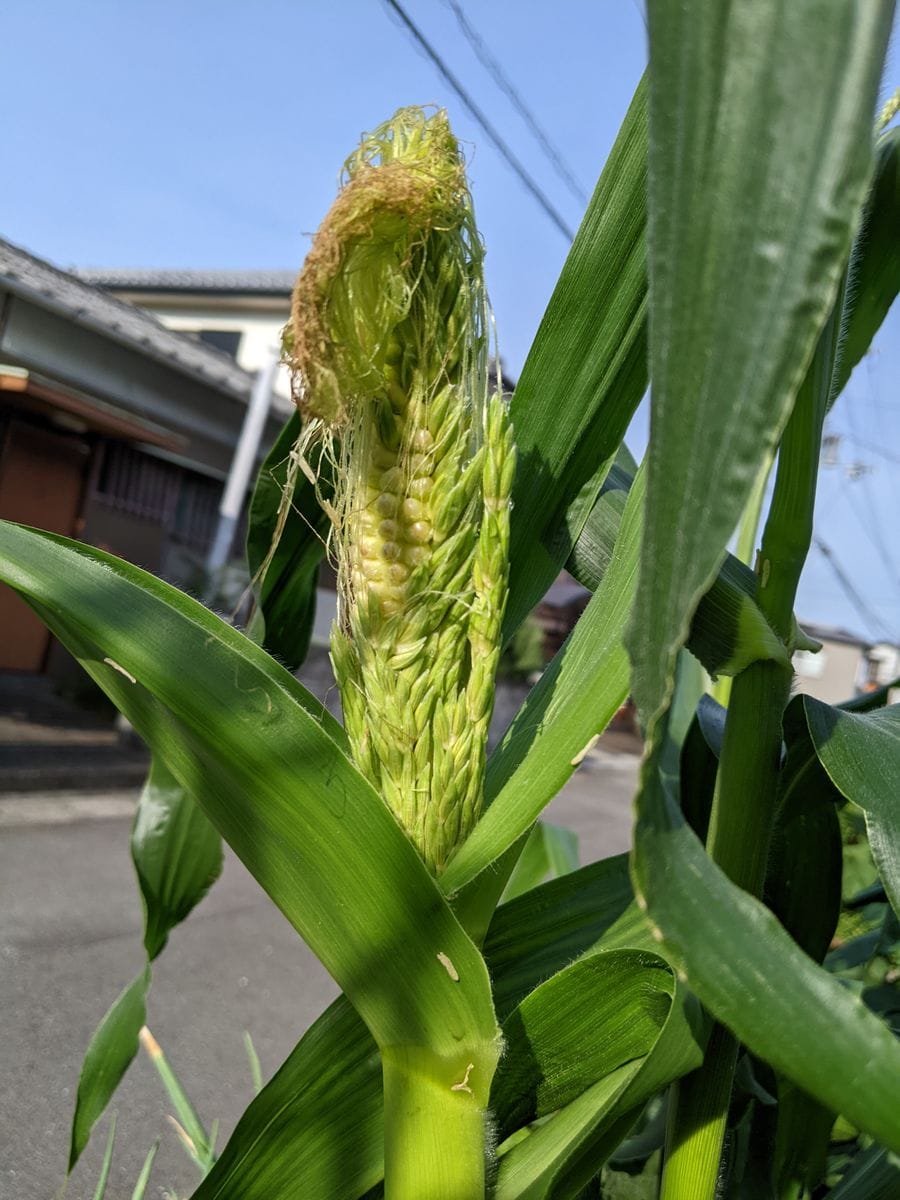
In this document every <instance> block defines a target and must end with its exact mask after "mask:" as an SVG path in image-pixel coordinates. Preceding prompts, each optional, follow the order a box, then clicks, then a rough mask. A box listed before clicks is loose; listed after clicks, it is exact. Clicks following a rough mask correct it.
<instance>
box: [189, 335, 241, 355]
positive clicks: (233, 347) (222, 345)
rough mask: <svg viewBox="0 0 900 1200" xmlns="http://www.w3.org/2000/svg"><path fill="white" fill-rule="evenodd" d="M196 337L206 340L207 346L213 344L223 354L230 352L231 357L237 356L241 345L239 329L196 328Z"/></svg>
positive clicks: (202, 340)
mask: <svg viewBox="0 0 900 1200" xmlns="http://www.w3.org/2000/svg"><path fill="white" fill-rule="evenodd" d="M197 337H198V338H199V339H200V341H201V342H206V344H207V346H215V348H216V349H217V350H221V351H222V352H223V353H224V354H230V355H231V357H232V358H237V353H238V350H239V349H240V345H241V331H240V330H239V329H198V330H197Z"/></svg>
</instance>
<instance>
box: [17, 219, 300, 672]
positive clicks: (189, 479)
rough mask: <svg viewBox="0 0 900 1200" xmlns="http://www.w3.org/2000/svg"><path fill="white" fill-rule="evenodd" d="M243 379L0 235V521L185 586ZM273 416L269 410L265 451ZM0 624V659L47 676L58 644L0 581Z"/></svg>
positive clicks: (217, 490) (211, 353) (197, 344)
mask: <svg viewBox="0 0 900 1200" xmlns="http://www.w3.org/2000/svg"><path fill="white" fill-rule="evenodd" d="M282 303H283V300H282ZM280 319H281V318H280V316H278V317H271V318H270V323H271V324H272V325H273V327H274V326H275V325H277V324H278V322H279V321H280ZM217 327H218V326H217ZM221 328H222V329H223V330H224V329H225V328H227V325H226V323H224V318H223V322H222V323H221ZM263 340H265V339H263ZM246 349H252V343H251V342H250V341H248V343H247V347H245V350H246ZM245 361H247V360H246V359H245ZM252 385H253V375H252V374H251V373H250V371H249V370H247V369H245V368H244V367H243V366H241V365H240V364H239V362H238V361H236V360H235V357H234V356H233V355H230V354H228V353H226V352H224V351H223V350H222V349H221V348H219V347H216V346H214V345H213V344H212V340H211V339H210V338H205V339H204V338H201V337H199V336H198V337H188V336H185V335H184V334H183V333H179V332H175V331H173V330H172V329H170V328H167V327H166V325H165V324H163V323H161V321H159V320H157V319H156V318H155V317H154V316H152V315H151V314H149V313H147V312H145V311H142V310H141V309H140V308H136V307H134V306H133V305H131V304H128V303H125V302H123V301H122V300H120V299H118V298H116V297H114V296H112V295H110V294H108V293H107V292H105V291H103V290H100V289H98V288H97V287H94V286H91V285H90V284H89V283H87V282H86V281H85V280H83V279H79V278H76V277H75V276H73V275H72V274H71V273H68V272H66V271H61V270H59V269H57V268H56V267H54V266H52V265H51V264H50V263H47V262H45V261H43V260H42V259H39V258H36V257H35V256H34V255H32V254H29V253H28V252H27V251H25V250H22V249H21V248H19V247H17V246H13V245H11V244H10V243H8V242H5V241H2V240H0V517H4V518H7V519H10V520H15V521H21V522H24V523H26V524H30V525H36V526H39V527H40V528H43V529H49V530H52V531H54V532H57V533H63V534H67V535H70V536H74V537H78V538H81V539H83V540H84V541H87V542H90V543H92V544H94V545H97V546H101V547H103V548H105V549H109V550H112V551H113V552H115V553H116V554H119V555H121V556H122V557H123V558H126V559H129V560H130V561H132V562H134V563H137V564H138V565H139V566H142V567H145V568H147V569H148V570H151V571H154V572H156V573H159V574H161V575H163V576H166V577H168V578H170V579H173V580H175V581H176V582H185V581H186V580H187V578H188V575H189V572H190V571H191V570H192V569H194V570H196V565H197V563H198V562H202V559H203V555H204V553H205V551H206V549H207V547H208V546H209V543H210V540H211V537H212V535H213V532H214V528H215V523H216V517H217V510H218V503H219V498H220V495H221V490H222V482H223V480H224V478H225V475H226V472H227V470H228V467H229V464H230V461H231V457H232V454H233V451H234V446H235V442H236V440H237V437H238V433H239V431H240V428H241V424H242V422H243V418H244V413H245V411H246V406H247V401H248V399H249V396H250V391H251V388H252ZM284 408H285V411H286V409H287V404H286V403H285V405H284ZM283 421H284V411H282V412H275V413H273V415H272V416H271V417H270V420H269V423H268V426H267V429H266V436H265V439H264V443H265V445H264V449H265V448H267V447H268V446H269V445H271V443H272V441H273V440H274V439H275V437H276V436H277V433H278V430H279V428H280V426H281V424H282V423H283ZM0 630H2V637H0V669H13V670H25V671H42V670H47V669H49V670H50V671H51V673H53V661H54V659H55V658H56V659H58V657H59V651H58V647H57V648H56V649H54V648H53V644H52V642H51V639H50V638H49V635H48V634H47V632H46V630H45V628H44V626H43V625H42V624H41V622H40V621H38V619H37V618H36V617H35V616H34V615H33V614H32V613H31V611H30V610H29V609H28V608H27V607H26V606H25V605H24V604H23V603H22V601H20V600H19V599H18V598H17V597H16V596H15V595H14V594H13V593H12V592H11V591H10V590H9V589H8V588H5V587H3V586H0Z"/></svg>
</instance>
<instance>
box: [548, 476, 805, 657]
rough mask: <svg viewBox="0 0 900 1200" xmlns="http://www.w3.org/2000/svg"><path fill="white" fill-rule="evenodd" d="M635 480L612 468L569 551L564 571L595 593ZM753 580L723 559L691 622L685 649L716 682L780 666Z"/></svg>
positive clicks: (774, 639)
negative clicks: (757, 665) (755, 665)
mask: <svg viewBox="0 0 900 1200" xmlns="http://www.w3.org/2000/svg"><path fill="white" fill-rule="evenodd" d="M633 478H634V476H633V475H632V474H630V473H628V472H626V471H625V470H624V468H622V467H620V466H613V467H612V469H611V470H610V472H609V474H608V476H607V477H606V481H605V482H604V484H603V487H602V488H601V491H600V495H599V497H598V498H597V500H596V502H595V503H594V506H593V508H592V509H591V511H590V514H589V515H588V517H587V520H586V521H585V522H584V525H583V526H582V528H581V532H580V534H579V535H578V538H577V540H576V542H575V544H574V546H573V548H572V551H571V554H570V556H569V559H568V562H567V563H566V567H567V569H568V570H569V571H570V572H571V573H572V575H573V576H574V577H575V578H576V579H577V580H578V582H579V583H580V584H582V585H583V586H584V587H586V588H589V589H590V590H591V591H596V589H597V588H598V587H599V586H600V581H601V580H602V578H603V575H604V573H605V572H606V569H607V567H608V566H609V564H610V562H611V561H612V555H613V548H614V545H615V540H616V537H617V536H618V532H619V526H620V524H621V520H622V514H623V512H624V509H625V503H626V499H627V496H628V491H629V489H630V487H631V484H632V482H633ZM755 597H756V576H755V575H754V573H753V571H751V570H750V568H749V567H747V566H745V564H744V563H742V562H741V561H740V560H739V559H737V558H735V557H734V555H733V554H727V555H726V556H725V561H724V562H723V563H722V566H721V567H720V569H719V571H718V574H717V575H716V577H715V579H714V580H713V582H712V584H711V586H710V588H709V590H708V591H707V592H705V593H704V595H703V596H702V597H701V598H700V601H699V603H698V605H697V609H696V611H695V613H694V616H693V618H692V620H691V628H690V632H689V633H688V637H687V643H686V644H687V648H688V649H689V650H690V651H691V653H692V654H693V655H694V656H695V657H696V658H697V659H699V661H700V662H701V663H702V664H703V666H704V667H705V668H706V670H707V671H708V672H709V673H710V674H711V675H712V676H713V677H714V678H715V677H716V676H718V675H726V676H729V675H736V674H737V673H738V672H739V671H741V670H743V669H744V667H746V666H747V665H748V664H749V663H751V662H755V661H757V660H760V659H775V660H779V661H780V660H784V659H785V658H786V655H785V651H784V647H783V646H782V645H781V643H780V642H779V640H778V638H777V637H776V636H775V634H774V633H773V631H772V629H771V627H770V625H769V623H768V621H767V620H766V618H765V617H764V616H763V614H762V612H761V611H760V609H759V606H758V605H757V603H756V598H755Z"/></svg>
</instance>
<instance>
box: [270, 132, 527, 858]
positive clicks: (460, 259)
mask: <svg viewBox="0 0 900 1200" xmlns="http://www.w3.org/2000/svg"><path fill="white" fill-rule="evenodd" d="M488 324H489V314H488V307H487V301H486V298H485V291H484V284H483V278H482V249H481V245H480V242H479V240H478V235H477V233H476V230H475V225H474V219H473V214H472V204H471V198H470V196H469V192H468V189H467V186H466V181H465V175H464V170H463V164H462V161H461V158H460V153H459V149H458V146H457V143H456V140H455V139H454V137H453V135H452V133H451V132H450V127H449V124H448V122H447V117H446V114H445V113H444V112H443V111H441V112H437V113H436V114H434V115H432V116H430V117H429V116H426V114H425V113H424V112H423V111H422V110H421V109H416V108H408V109H401V110H400V112H398V113H397V114H396V115H395V116H394V117H393V119H392V120H391V121H389V122H387V123H386V124H385V125H383V126H381V127H380V128H379V129H377V130H376V131H375V132H374V133H372V134H370V135H368V136H367V137H366V138H365V139H364V140H363V142H362V145H361V146H360V148H359V150H358V151H357V152H356V154H355V155H353V157H352V158H351V159H350V160H349V161H348V163H347V167H346V177H345V183H344V186H343V188H342V190H341V192H340V194H339V195H338V198H337V200H336V201H335V203H334V205H333V207H332V209H331V211H330V212H329V214H328V216H327V217H326V218H325V221H324V223H323V225H322V226H321V228H320V229H319V231H318V233H317V234H316V238H315V240H314V243H313V247H312V250H311V252H310V254H309V256H308V258H307V260H306V263H305V265H304V268H303V271H302V273H301V275H300V278H299V280H298V283H297V287H296V290H295V292H294V302H293V311H292V319H291V325H290V328H289V339H288V345H289V356H290V360H291V363H292V365H293V367H294V369H295V380H296V381H298V386H297V389H296V390H297V400H298V403H299V404H300V407H301V411H302V412H303V415H304V416H305V417H306V419H307V424H306V431H305V433H304V437H303V444H302V446H301V447H300V451H301V453H302V454H303V455H304V456H306V457H307V458H308V456H309V454H310V451H311V448H312V447H313V446H316V445H318V446H319V447H320V448H321V449H320V454H322V455H324V456H325V457H326V458H330V459H331V460H333V461H334V463H335V465H336V467H337V470H336V471H335V472H334V475H335V480H336V486H335V492H334V496H333V499H332V501H331V510H330V511H331V512H332V519H333V522H334V536H333V539H332V541H333V548H334V552H335V557H336V560H337V567H338V591H339V609H338V620H337V622H336V624H335V626H334V629H333V630H332V638H331V654H332V662H333V664H334V670H335V677H336V679H337V682H338V687H339V689H340V693H341V701H342V704H343V709H344V722H345V725H346V729H347V733H348V735H349V739H350V745H351V747H352V750H353V754H354V756H355V758H356V761H357V763H358V765H359V767H360V769H361V770H362V771H363V772H364V774H366V775H367V777H368V778H369V779H370V781H371V782H372V783H373V784H374V786H375V787H376V788H377V789H378V790H379V791H380V793H381V795H382V796H383V798H384V800H385V801H386V803H387V804H388V805H389V806H390V807H391V809H392V810H393V811H394V813H395V815H396V816H397V818H398V820H399V821H400V822H401V824H402V825H403V827H404V828H405V829H406V831H407V833H408V835H409V836H410V838H411V839H412V840H413V842H414V843H415V845H416V847H417V848H418V850H419V853H420V854H421V856H422V858H423V859H424V860H425V862H426V863H427V864H428V866H429V867H430V868H431V870H432V871H434V872H435V873H438V872H440V871H441V870H442V869H443V868H444V866H445V865H446V863H447V861H448V859H449V857H450V855H451V854H452V853H453V850H454V849H455V848H456V847H457V846H458V845H459V844H460V843H461V842H462V841H463V840H464V839H465V837H466V836H467V835H468V833H469V832H470V830H471V828H472V826H473V825H474V823H475V821H476V820H477V817H478V813H479V809H480V806H481V798H482V784H483V776H484V758H485V744H486V738H487V727H488V722H489V721H490V716H491V711H492V708H493V697H494V674H495V671H496V666H497V659H498V656H499V651H500V625H501V621H502V617H503V609H504V606H505V603H506V579H507V553H508V544H509V494H510V489H511V485H512V477H513V472H514V469H515V451H514V447H513V442H512V432H511V428H510V425H509V421H508V418H507V414H506V408H505V405H504V403H503V400H502V398H501V397H500V396H499V395H496V396H493V397H489V396H488V382H487V352H488ZM320 461H321V460H320Z"/></svg>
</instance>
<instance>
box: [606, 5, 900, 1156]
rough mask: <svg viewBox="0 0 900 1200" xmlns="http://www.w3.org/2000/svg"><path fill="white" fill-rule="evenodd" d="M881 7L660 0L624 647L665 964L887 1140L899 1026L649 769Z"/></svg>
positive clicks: (820, 257) (762, 421)
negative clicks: (696, 827)
mask: <svg viewBox="0 0 900 1200" xmlns="http://www.w3.org/2000/svg"><path fill="white" fill-rule="evenodd" d="M891 13H892V6H891V5H890V4H872V5H866V6H860V5H858V4H855V3H850V2H843V3H828V4H825V3H823V2H822V0H803V2H800V3H796V4H792V5H789V6H788V5H783V4H780V3H776V2H775V0H757V2H755V3H736V4H732V5H728V6H725V5H717V4H705V3H700V2H699V0H697V2H696V3H690V4H688V5H687V6H685V5H680V6H673V5H667V4H665V3H664V2H662V0H657V2H654V3H651V5H650V8H649V16H650V34H651V81H652V86H651V97H650V112H651V116H650V125H651V138H650V173H649V178H650V184H649V211H650V234H651V236H650V273H651V295H652V297H653V301H652V320H651V329H652V345H651V372H652V375H653V419H652V434H651V448H650V451H649V470H648V483H647V492H648V518H647V525H646V528H645V535H644V545H643V551H642V570H641V582H640V586H639V588H638V601H637V604H636V614H635V621H634V624H633V626H632V631H631V635H630V650H631V653H632V660H633V663H634V694H635V698H636V700H637V701H638V705H639V707H640V708H641V710H642V711H643V713H644V714H645V718H646V720H647V721H648V728H649V751H648V756H647V758H646V759H645V763H644V768H643V771H642V787H641V793H640V796H639V801H638V824H637V829H636V855H635V866H634V874H635V882H636V890H637V891H638V892H639V893H640V895H641V899H642V902H643V903H646V905H647V906H648V909H649V913H650V915H651V917H652V920H653V922H654V925H655V927H656V928H657V931H658V936H659V937H660V938H661V939H662V940H663V942H664V945H665V947H666V949H667V953H668V955H669V956H670V957H671V958H672V960H673V961H674V962H675V964H676V965H677V966H678V967H679V968H680V969H681V970H682V971H684V972H685V973H686V975H687V977H688V980H689V982H690V985H691V987H692V988H693V989H694V990H695V991H696V993H697V995H698V996H699V997H700V999H701V1000H702V1001H703V1002H704V1004H706V1005H707V1006H708V1007H709V1008H710V1010H711V1011H712V1012H713V1013H714V1014H715V1016H716V1017H717V1018H718V1019H719V1020H720V1021H721V1022H722V1023H723V1024H724V1025H726V1026H727V1027H728V1028H729V1029H731V1030H732V1031H733V1032H734V1033H735V1034H736V1035H737V1037H738V1038H739V1039H740V1040H741V1041H743V1042H745V1043H746V1044H747V1045H748V1046H749V1047H750V1048H751V1049H752V1050H753V1051H754V1052H755V1053H756V1054H758V1055H759V1056H760V1057H762V1058H764V1059H766V1060H767V1061H769V1062H770V1063H771V1064H772V1065H773V1066H775V1067H776V1068H777V1069H778V1070H780V1071H782V1072H783V1073H784V1074H785V1075H787V1076H788V1077H789V1078H791V1079H792V1080H794V1082H796V1083H797V1084H798V1085H799V1086H801V1087H802V1088H804V1089H805V1090H806V1091H808V1092H810V1093H811V1094H813V1095H815V1096H817V1097H818V1098H819V1099H820V1100H821V1101H822V1102H823V1103H825V1104H827V1105H830V1106H831V1107H833V1108H834V1109H835V1110H841V1111H843V1112H844V1113H845V1114H848V1115H849V1114H850V1113H851V1110H852V1113H853V1116H852V1117H851V1119H852V1120H854V1121H855V1122H856V1123H857V1124H858V1125H860V1127H862V1128H867V1129H868V1130H869V1131H870V1132H872V1133H873V1134H874V1135H875V1136H876V1137H879V1138H880V1139H881V1140H884V1141H885V1142H886V1143H887V1144H891V1145H898V1144H900V1117H898V1106H897V1103H896V1078H897V1075H898V1071H900V1051H898V1047H897V1044H896V1042H895V1041H894V1039H893V1037H892V1036H891V1035H890V1033H889V1032H888V1031H887V1029H886V1028H885V1027H884V1026H883V1025H882V1024H881V1023H880V1022H879V1021H878V1020H877V1018H875V1017H873V1016H872V1015H871V1014H870V1013H868V1012H865V1011H864V1010H863V1009H862V1006H861V1005H860V1004H858V1002H856V1001H854V1000H853V999H851V998H850V997H849V996H848V995H847V993H846V991H845V990H844V989H843V988H841V986H840V985H839V984H837V983H835V981H834V980H832V979H831V978H830V977H829V976H828V975H827V974H826V973H825V972H824V971H822V970H820V969H819V968H817V967H815V966H814V965H813V964H812V963H811V961H810V960H809V959H808V958H807V957H806V956H805V955H804V954H803V953H802V951H800V950H799V948H798V947H797V946H796V944H795V943H794V942H793V940H792V939H791V938H790V937H789V936H788V935H787V934H786V933H785V932H784V930H783V929H782V927H781V926H780V925H779V924H778V922H777V921H776V919H775V918H774V917H773V916H772V914H771V913H770V912H769V911H768V910H767V909H766V908H765V907H764V906H763V905H761V904H760V903H759V902H757V901H755V900H753V899H752V898H751V897H750V896H748V895H747V894H746V893H743V892H741V891H739V890H738V889H737V888H735V887H734V886H733V885H732V884H730V883H729V882H728V880H727V879H726V878H725V876H724V875H723V874H722V873H721V872H720V871H719V870H718V869H717V868H715V867H714V866H713V865H712V863H711V862H710V860H709V859H708V857H707V855H706V854H705V852H704V850H703V847H702V846H701V844H700V843H699V841H698V840H697V838H696V836H695V835H694V834H693V832H692V831H691V830H690V829H689V827H688V826H687V824H686V822H685V819H684V817H683V815H682V813H681V811H680V809H679V807H678V802H677V797H676V796H675V795H673V794H671V793H670V791H669V790H668V786H667V783H666V781H664V780H663V779H662V777H661V775H660V771H659V761H660V755H661V753H662V751H663V748H664V744H665V739H666V736H667V732H666V707H667V704H668V697H669V692H670V689H671V686H672V679H673V672H674V665H675V657H676V654H677V651H678V648H679V646H680V645H681V644H682V643H683V641H684V638H685V636H686V633H687V628H688V624H689V621H690V617H691V615H692V613H693V610H694V608H695V606H696V604H697V601H698V599H699V597H700V595H701V594H702V593H703V591H704V590H705V589H706V588H707V587H708V585H709V583H710V581H711V579H712V577H713V575H714V573H715V571H716V570H717V568H718V565H719V563H720V562H721V560H722V558H723V555H724V552H725V545H726V542H727V540H728V537H729V536H730V534H731V531H732V529H733V528H734V526H735V524H736V522H737V518H738V515H739V513H740V511H741V508H742V506H743V504H744V503H745V501H746V498H747V495H748V494H749V491H750V489H751V487H752V484H753V480H754V478H755V475H756V472H757V470H758V466H759V463H760V461H761V459H762V458H763V456H764V455H765V454H766V453H768V451H769V448H770V447H771V446H772V445H773V444H774V442H775V440H776V439H777V437H778V435H779V432H780V429H781V428H782V426H783V423H784V421H785V419H786V416H787V414H788V412H789V410H790V406H791V404H792V402H793V399H794V396H795V394H796V391H797V388H798V386H799V383H800V381H801V378H802V376H803V373H804V372H805V370H806V367H807V364H808V363H809V361H810V358H811V355H812V352H813V348H814V345H815V342H816V339H817V337H818V334H819V330H820V327H821V325H822V324H823V322H824V319H825V317H826V314H827V312H828V308H829V306H830V305H831V304H832V302H833V299H834V296H835V292H836V288H837V284H838V279H839V276H840V274H841V272H842V270H843V268H844V264H845V261H846V256H847V252H848V249H849V244H850V238H851V234H852V230H853V225H854V221H855V219H856V216H857V214H858V211H859V207H860V202H861V200H862V197H863V194H864V190H865V187H866V183H867V177H868V170H869V163H870V153H871V135H870V129H871V119H872V111H873V108H874V99H875V94H876V91H877V86H878V78H879V73H880V67H881V62H882V59H883V55H884V49H885V45H886V41H887V36H888V33H889V29H890V21H891ZM785 96H790V97H791V100H790V102H786V101H785V99H784V97H785ZM710 495H714V496H715V498H716V504H715V505H712V504H710V503H709V501H708V498H709V496H710ZM723 941H724V942H725V943H727V944H728V945H729V947H730V952H729V954H728V956H727V958H723V956H722V955H721V953H719V952H718V949H717V948H718V947H719V946H720V945H721V944H722V943H723ZM775 977H777V979H778V986H777V987H776V986H775V985H774V984H773V982H772V981H773V978H775ZM788 981H789V982H788ZM835 1028H840V1030H841V1036H840V1038H836V1037H835V1036H834V1030H835ZM861 1063H862V1064H864V1066H863V1068H862V1069H860V1064H861Z"/></svg>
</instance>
